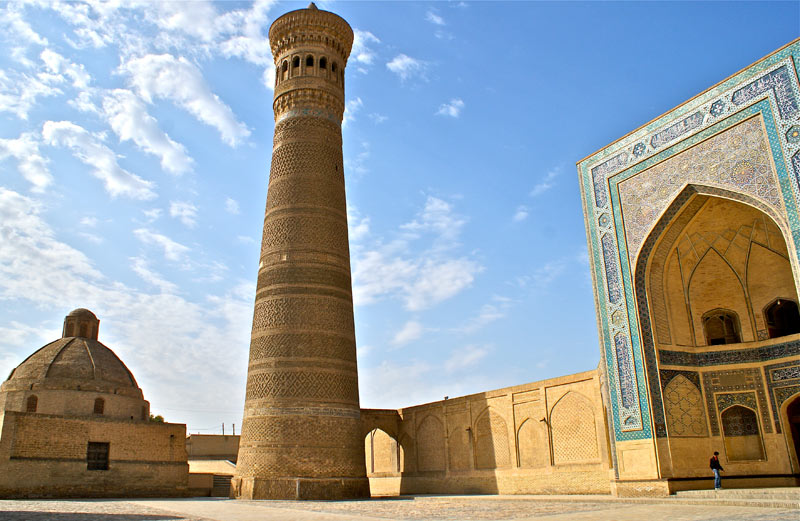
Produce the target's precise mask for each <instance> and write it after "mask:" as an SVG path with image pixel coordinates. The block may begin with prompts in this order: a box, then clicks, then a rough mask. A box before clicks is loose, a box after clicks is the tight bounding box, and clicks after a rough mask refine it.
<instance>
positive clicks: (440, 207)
mask: <svg viewBox="0 0 800 521" xmlns="http://www.w3.org/2000/svg"><path fill="white" fill-rule="evenodd" d="M466 222H467V220H466V219H465V218H464V217H462V216H461V215H458V214H456V213H455V212H454V211H453V205H452V204H451V203H448V202H447V201H445V200H443V199H440V198H438V197H434V196H432V195H429V196H428V197H427V199H426V201H425V207H424V208H423V209H422V211H421V212H420V213H419V214H418V215H417V218H416V219H414V220H413V221H411V222H409V223H407V224H404V225H402V226H401V228H402V229H404V230H411V231H432V232H434V233H436V234H438V235H439V236H440V237H442V238H443V239H447V240H454V239H455V238H456V237H457V236H458V235H459V234H460V233H461V228H462V227H463V226H464V224H466Z"/></svg>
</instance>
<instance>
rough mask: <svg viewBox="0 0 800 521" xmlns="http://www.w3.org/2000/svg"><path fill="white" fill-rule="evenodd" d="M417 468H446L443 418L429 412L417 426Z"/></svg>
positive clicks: (421, 469) (423, 469)
mask: <svg viewBox="0 0 800 521" xmlns="http://www.w3.org/2000/svg"><path fill="white" fill-rule="evenodd" d="M417 469H418V470H419V471H423V472H424V471H433V470H444V469H445V453H444V427H443V426H442V422H441V420H439V418H437V417H436V416H434V415H432V414H429V415H428V416H426V417H425V418H423V419H422V421H421V422H420V423H419V425H418V426H417Z"/></svg>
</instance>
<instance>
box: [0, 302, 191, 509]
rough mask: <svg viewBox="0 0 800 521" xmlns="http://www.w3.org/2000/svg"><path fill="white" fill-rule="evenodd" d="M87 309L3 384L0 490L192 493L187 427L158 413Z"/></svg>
mask: <svg viewBox="0 0 800 521" xmlns="http://www.w3.org/2000/svg"><path fill="white" fill-rule="evenodd" d="M99 325H100V321H99V320H98V319H97V317H96V316H95V315H94V313H92V312H91V311H89V310H87V309H76V310H74V311H72V312H71V313H69V315H67V317H66V318H65V319H64V329H63V333H62V337H61V338H60V339H58V340H55V341H54V342H50V343H49V344H47V345H45V346H44V347H42V348H41V349H39V350H37V351H36V352H34V353H33V354H32V355H30V356H29V357H28V358H27V359H26V360H25V361H23V362H22V363H21V364H20V365H19V366H18V367H17V368H15V369H14V370H13V371H11V374H10V375H9V376H8V379H7V380H6V381H5V382H4V383H3V384H2V385H0V497H32V496H38V497H100V496H116V497H120V496H146V495H149V496H152V495H158V496H175V495H185V493H186V490H187V480H188V465H187V461H186V459H187V458H186V450H185V444H184V440H185V438H186V426H185V425H182V424H170V423H155V422H151V421H150V404H149V402H147V401H146V400H145V399H144V395H143V393H142V390H141V389H140V388H139V386H138V384H137V383H136V379H135V378H134V377H133V374H132V373H131V371H130V370H129V369H128V368H127V367H126V366H125V364H124V363H123V362H122V360H120V359H119V357H118V356H117V355H116V354H114V352H113V351H112V350H111V349H109V348H108V347H106V346H105V345H103V344H102V343H100V342H99V341H98V340H97V336H98V330H99Z"/></svg>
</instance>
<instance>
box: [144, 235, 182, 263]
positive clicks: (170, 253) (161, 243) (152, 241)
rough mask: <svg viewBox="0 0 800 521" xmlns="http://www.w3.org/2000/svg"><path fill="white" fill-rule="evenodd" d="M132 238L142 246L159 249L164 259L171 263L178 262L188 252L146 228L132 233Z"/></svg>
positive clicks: (179, 245)
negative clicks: (142, 244)
mask: <svg viewBox="0 0 800 521" xmlns="http://www.w3.org/2000/svg"><path fill="white" fill-rule="evenodd" d="M133 234H134V236H136V238H137V239H139V240H140V241H142V242H143V243H144V244H149V245H154V246H158V247H159V248H161V250H162V251H163V252H164V258H166V259H167V260H171V261H180V260H182V259H183V258H184V256H185V255H186V254H187V253H188V252H189V248H188V247H186V246H184V245H183V244H180V243H178V242H175V241H173V240H172V239H170V238H169V237H167V236H166V235H162V234H160V233H156V232H154V231H152V230H149V229H147V228H139V229H136V230H134V231H133Z"/></svg>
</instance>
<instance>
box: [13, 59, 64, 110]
mask: <svg viewBox="0 0 800 521" xmlns="http://www.w3.org/2000/svg"><path fill="white" fill-rule="evenodd" d="M51 81H53V78H50V77H44V78H39V77H37V76H31V75H29V74H24V73H20V72H18V71H14V70H9V71H4V70H2V69H0V112H11V113H12V114H15V115H16V116H17V117H18V118H19V119H23V120H27V119H28V113H29V112H30V110H31V109H32V108H33V107H34V106H35V105H36V98H39V97H45V96H55V95H57V94H61V90H60V89H59V88H57V87H53V86H51V85H48V83H50V82H51Z"/></svg>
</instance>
